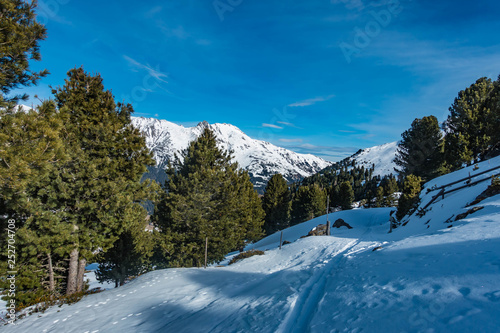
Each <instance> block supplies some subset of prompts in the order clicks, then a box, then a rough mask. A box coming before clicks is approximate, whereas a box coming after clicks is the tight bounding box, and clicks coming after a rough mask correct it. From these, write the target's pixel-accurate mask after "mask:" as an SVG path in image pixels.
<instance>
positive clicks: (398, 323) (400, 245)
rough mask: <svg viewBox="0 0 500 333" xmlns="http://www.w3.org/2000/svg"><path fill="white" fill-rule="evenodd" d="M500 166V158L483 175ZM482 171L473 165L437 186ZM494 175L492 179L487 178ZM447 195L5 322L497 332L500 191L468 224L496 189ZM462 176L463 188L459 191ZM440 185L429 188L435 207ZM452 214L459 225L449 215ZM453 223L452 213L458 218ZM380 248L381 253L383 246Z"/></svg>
mask: <svg viewBox="0 0 500 333" xmlns="http://www.w3.org/2000/svg"><path fill="white" fill-rule="evenodd" d="M494 165H500V157H498V158H495V159H492V160H490V161H488V162H484V163H481V164H480V169H479V170H478V171H476V172H481V171H483V170H487V169H489V168H491V167H493V166H494ZM469 172H471V173H472V177H473V179H474V171H473V170H472V168H466V169H464V170H461V171H459V172H457V173H454V174H450V175H446V176H443V177H440V178H438V179H436V180H433V181H431V182H430V183H428V184H427V185H426V188H431V187H432V186H434V185H436V186H440V185H442V184H445V183H450V182H453V181H455V180H458V179H460V178H463V177H464V176H467V175H468V173H469ZM488 176H489V174H486V175H485V177H488ZM488 184H489V182H484V183H480V184H478V185H475V186H473V187H469V188H465V189H463V190H460V191H456V192H453V193H451V194H450V195H447V196H446V197H445V198H444V199H443V198H439V199H438V200H437V201H436V202H435V203H433V204H432V205H431V206H430V209H428V210H427V211H426V212H425V214H424V215H423V216H421V217H419V216H416V215H412V216H411V217H409V218H408V224H407V226H405V227H400V228H397V229H395V230H394V232H393V233H391V234H388V233H387V232H388V229H389V226H388V221H389V212H390V211H391V209H390V208H375V209H355V210H351V211H342V212H338V213H334V214H331V215H330V221H332V222H333V221H335V220H336V219H337V218H342V219H344V220H345V221H346V222H347V223H349V224H350V225H351V226H353V229H350V230H347V228H341V229H332V236H331V237H308V238H305V239H299V238H300V236H302V235H304V234H307V232H308V231H309V230H311V229H312V228H313V227H315V226H317V225H318V224H320V223H325V222H326V217H325V216H322V217H318V218H316V219H314V220H311V221H308V222H305V223H302V224H299V225H296V226H293V227H290V228H288V229H286V230H284V231H283V237H284V239H285V240H288V241H291V242H292V243H291V244H287V245H284V246H283V248H282V250H279V249H278V248H277V247H278V242H279V239H280V233H275V234H273V235H270V236H269V237H267V238H265V239H263V240H261V241H259V242H257V243H256V244H253V245H251V246H249V247H248V249H250V248H255V249H260V250H266V253H265V255H263V256H254V257H251V258H248V259H245V260H243V261H240V262H238V263H236V264H234V265H231V266H228V267H222V268H220V267H209V268H207V269H206V270H205V269H196V268H189V269H187V268H184V269H166V270H159V271H154V272H150V273H148V274H145V275H143V276H141V277H139V278H137V279H135V280H133V281H132V282H130V283H128V284H126V285H124V286H122V287H119V288H116V289H111V290H107V291H105V292H102V293H99V294H94V295H90V296H87V297H85V298H84V299H82V300H81V301H80V302H78V303H76V304H73V305H69V306H68V305H64V306H62V307H61V308H59V307H54V308H50V309H48V310H47V311H46V312H45V313H42V314H40V313H36V314H33V315H31V316H29V317H27V318H24V319H22V320H19V321H18V322H16V325H15V326H13V325H8V326H2V327H1V330H2V332H7V333H9V332H15V333H17V332H33V333H35V332H47V333H50V332H64V333H66V332H71V333H73V332H74V333H85V332H87V333H91V332H94V333H97V332H99V333H103V332H120V333H127V332H176V333H177V332H188V333H191V332H224V333H226V332H284V333H288V332H356V333H358V332H399V333H401V332H406V333H410V332H412V333H413V332H429V333H430V332H453V333H459V332H471V331H475V332H498V331H499V328H500V253H499V251H498V249H500V195H497V196H494V197H490V198H488V199H486V200H484V201H482V202H481V203H479V204H477V205H476V206H481V207H484V208H483V209H481V210H479V211H477V212H475V213H473V214H471V215H469V216H467V217H466V218H465V219H463V220H460V221H455V220H454V219H451V220H450V216H456V215H457V214H460V213H463V212H466V211H468V210H469V209H470V208H471V207H466V204H467V203H470V202H472V201H473V199H474V198H475V197H477V195H478V194H480V193H481V192H482V191H484V189H485V188H486V187H487V186H488ZM458 186H461V184H457V185H455V188H456V187H458ZM433 195H435V192H430V193H426V190H425V189H424V191H423V192H422V194H421V205H422V206H423V205H425V204H426V203H427V202H428V201H429V200H430V198H431V197H432V196H433ZM447 221H448V222H447ZM450 221H451V222H450ZM375 248H377V251H373V250H374V249H375Z"/></svg>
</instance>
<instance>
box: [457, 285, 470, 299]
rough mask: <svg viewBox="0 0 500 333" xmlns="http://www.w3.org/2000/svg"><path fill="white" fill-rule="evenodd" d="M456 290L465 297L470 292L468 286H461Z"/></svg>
mask: <svg viewBox="0 0 500 333" xmlns="http://www.w3.org/2000/svg"><path fill="white" fill-rule="evenodd" d="M458 291H459V292H460V293H461V294H462V296H463V297H467V296H469V294H470V288H467V287H462V288H460V289H458Z"/></svg>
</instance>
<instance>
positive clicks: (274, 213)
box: [262, 174, 291, 235]
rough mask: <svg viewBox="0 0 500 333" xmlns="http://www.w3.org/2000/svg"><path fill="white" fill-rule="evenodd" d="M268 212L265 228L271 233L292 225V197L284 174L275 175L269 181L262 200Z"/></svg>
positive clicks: (267, 232)
mask: <svg viewBox="0 0 500 333" xmlns="http://www.w3.org/2000/svg"><path fill="white" fill-rule="evenodd" d="M262 206H263V208H264V212H265V214H266V218H265V223H264V229H265V231H266V234H268V235H270V234H272V233H274V232H275V231H277V230H282V229H285V228H287V227H289V226H290V209H291V197H290V191H289V189H288V185H287V183H286V180H285V179H284V178H283V176H282V175H280V174H276V175H273V176H272V177H271V178H270V179H269V181H268V182H267V186H266V191H265V192H264V197H263V200H262Z"/></svg>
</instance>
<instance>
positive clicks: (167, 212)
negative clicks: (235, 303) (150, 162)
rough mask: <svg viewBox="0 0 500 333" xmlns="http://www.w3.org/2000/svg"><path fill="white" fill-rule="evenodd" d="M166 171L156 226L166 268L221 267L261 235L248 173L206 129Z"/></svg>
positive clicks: (260, 219) (259, 206)
mask: <svg viewBox="0 0 500 333" xmlns="http://www.w3.org/2000/svg"><path fill="white" fill-rule="evenodd" d="M182 155H183V156H182V157H183V160H182V161H181V159H180V158H176V160H175V161H174V163H173V164H171V165H170V167H169V169H168V170H167V174H168V182H167V183H165V191H164V192H163V193H162V198H161V200H160V202H159V203H158V204H157V207H156V211H155V215H154V222H155V223H156V225H157V226H158V227H159V229H160V230H161V233H162V235H163V258H162V260H164V265H166V266H168V267H186V266H198V267H200V266H202V265H203V263H204V248H205V239H206V237H208V239H209V242H208V244H209V247H208V261H209V262H210V263H214V262H218V261H221V260H222V259H224V256H225V255H226V254H227V253H229V252H231V251H233V250H236V249H241V248H243V247H244V245H245V244H246V243H247V242H249V241H253V240H256V239H258V238H259V237H261V235H262V225H263V223H264V221H263V218H264V212H263V210H262V203H261V202H260V199H259V198H258V195H257V193H256V192H255V191H254V190H253V185H252V184H251V182H250V178H249V176H248V173H247V172H245V171H242V170H241V169H238V165H237V164H236V163H232V162H231V156H230V154H229V153H227V152H224V151H222V150H221V149H219V148H218V147H217V143H216V137H215V135H214V133H213V132H212V131H210V129H208V128H205V129H204V131H203V133H202V134H201V136H200V137H199V138H198V139H197V140H195V141H193V142H191V143H190V145H189V147H188V148H187V149H186V150H185V151H184V152H183V154H182Z"/></svg>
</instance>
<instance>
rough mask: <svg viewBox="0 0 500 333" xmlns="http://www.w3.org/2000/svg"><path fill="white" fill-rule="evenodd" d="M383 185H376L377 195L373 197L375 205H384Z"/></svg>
mask: <svg viewBox="0 0 500 333" xmlns="http://www.w3.org/2000/svg"><path fill="white" fill-rule="evenodd" d="M384 193H385V192H384V187H383V186H379V187H377V196H376V199H375V206H376V207H384V206H385V196H384Z"/></svg>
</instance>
